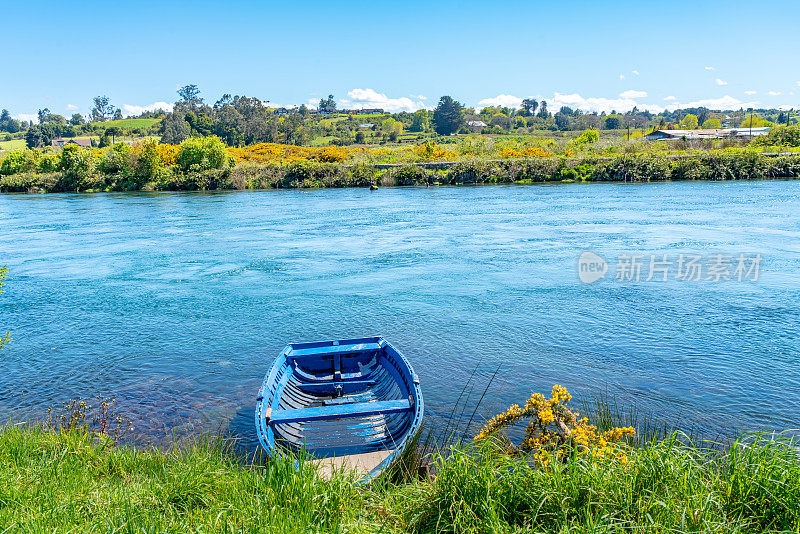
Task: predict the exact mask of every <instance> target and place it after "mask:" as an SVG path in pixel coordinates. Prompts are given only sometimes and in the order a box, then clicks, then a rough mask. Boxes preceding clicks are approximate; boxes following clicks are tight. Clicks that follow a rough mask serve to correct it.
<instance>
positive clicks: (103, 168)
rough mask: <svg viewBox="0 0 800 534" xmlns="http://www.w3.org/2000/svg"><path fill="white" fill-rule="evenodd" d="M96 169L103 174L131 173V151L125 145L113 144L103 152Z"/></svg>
mask: <svg viewBox="0 0 800 534" xmlns="http://www.w3.org/2000/svg"><path fill="white" fill-rule="evenodd" d="M98 169H99V170H100V172H102V173H103V174H123V175H129V174H130V173H131V149H130V147H129V146H128V145H126V144H125V143H115V144H114V145H113V146H111V147H110V148H108V149H106V150H104V151H103V157H102V159H101V160H100V163H99V164H98Z"/></svg>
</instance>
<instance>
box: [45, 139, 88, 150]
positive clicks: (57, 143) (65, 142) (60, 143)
mask: <svg viewBox="0 0 800 534" xmlns="http://www.w3.org/2000/svg"><path fill="white" fill-rule="evenodd" d="M70 143H74V144H76V145H78V146H82V147H84V148H91V146H92V140H91V139H64V138H61V137H59V138H58V139H53V141H52V142H51V143H50V144H51V145H52V146H60V147H63V146H64V145H68V144H70Z"/></svg>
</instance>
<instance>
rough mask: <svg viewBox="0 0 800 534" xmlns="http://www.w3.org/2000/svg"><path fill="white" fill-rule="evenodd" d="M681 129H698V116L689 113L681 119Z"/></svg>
mask: <svg viewBox="0 0 800 534" xmlns="http://www.w3.org/2000/svg"><path fill="white" fill-rule="evenodd" d="M681 129H683V130H696V129H697V116H696V115H692V114H691V113H689V114H688V115H686V116H685V117H684V118H683V120H682V121H681Z"/></svg>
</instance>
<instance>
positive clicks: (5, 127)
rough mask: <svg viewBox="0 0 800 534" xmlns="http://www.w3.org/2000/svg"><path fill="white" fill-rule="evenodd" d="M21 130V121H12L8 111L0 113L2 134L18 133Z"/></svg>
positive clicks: (0, 130)
mask: <svg viewBox="0 0 800 534" xmlns="http://www.w3.org/2000/svg"><path fill="white" fill-rule="evenodd" d="M21 129H22V126H21V125H20V123H19V121H16V120H14V119H12V118H11V113H10V112H9V111H8V110H7V109H4V110H3V111H2V112H0V132H8V133H17V132H18V131H20V130H21Z"/></svg>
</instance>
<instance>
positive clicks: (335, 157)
mask: <svg viewBox="0 0 800 534" xmlns="http://www.w3.org/2000/svg"><path fill="white" fill-rule="evenodd" d="M317 159H319V160H320V161H321V162H323V163H338V162H340V161H344V160H346V159H347V149H346V148H343V147H340V146H326V147H325V148H323V149H322V150H320V151H319V153H318V154H317Z"/></svg>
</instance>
